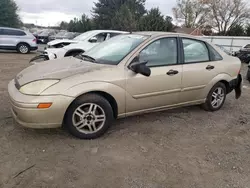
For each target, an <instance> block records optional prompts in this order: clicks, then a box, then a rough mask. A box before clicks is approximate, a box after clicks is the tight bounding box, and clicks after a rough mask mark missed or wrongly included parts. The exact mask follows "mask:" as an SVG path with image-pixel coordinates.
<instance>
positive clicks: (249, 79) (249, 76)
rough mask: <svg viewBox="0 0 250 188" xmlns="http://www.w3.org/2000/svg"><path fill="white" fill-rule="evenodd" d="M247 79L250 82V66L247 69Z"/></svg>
mask: <svg viewBox="0 0 250 188" xmlns="http://www.w3.org/2000/svg"><path fill="white" fill-rule="evenodd" d="M247 80H248V81H249V82H250V67H248V70H247Z"/></svg>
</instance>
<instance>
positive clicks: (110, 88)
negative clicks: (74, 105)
mask: <svg viewBox="0 0 250 188" xmlns="http://www.w3.org/2000/svg"><path fill="white" fill-rule="evenodd" d="M95 91H99V92H105V93H107V94H109V95H111V96H112V97H113V98H114V99H115V100H116V103H117V106H118V115H122V114H125V110H126V100H125V95H126V91H125V89H123V88H122V87H120V86H117V85H115V84H112V83H108V82H87V83H82V84H79V85H76V86H73V87H71V88H69V89H67V90H66V91H65V92H64V95H67V96H70V97H74V98H77V97H79V96H81V95H83V94H85V93H89V92H95Z"/></svg>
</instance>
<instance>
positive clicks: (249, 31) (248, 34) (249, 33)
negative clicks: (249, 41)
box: [245, 24, 250, 36]
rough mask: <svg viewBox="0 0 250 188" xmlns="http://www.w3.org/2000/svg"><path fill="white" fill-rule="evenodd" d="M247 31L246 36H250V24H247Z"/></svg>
mask: <svg viewBox="0 0 250 188" xmlns="http://www.w3.org/2000/svg"><path fill="white" fill-rule="evenodd" d="M245 33H246V36H250V24H248V25H246V28H245Z"/></svg>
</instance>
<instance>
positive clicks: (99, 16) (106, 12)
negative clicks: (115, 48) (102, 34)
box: [92, 0, 146, 29]
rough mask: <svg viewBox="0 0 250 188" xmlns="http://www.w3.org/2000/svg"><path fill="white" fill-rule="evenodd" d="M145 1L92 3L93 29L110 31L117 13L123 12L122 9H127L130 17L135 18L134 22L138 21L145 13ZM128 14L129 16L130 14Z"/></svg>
mask: <svg viewBox="0 0 250 188" xmlns="http://www.w3.org/2000/svg"><path fill="white" fill-rule="evenodd" d="M145 1H146V0H98V2H96V3H94V7H93V10H92V12H93V18H94V22H95V27H96V28H97V29H112V27H113V24H114V18H115V17H116V16H117V14H121V13H117V12H121V11H123V12H125V10H124V7H123V8H122V6H123V5H124V6H126V7H127V8H128V9H129V12H130V13H131V15H129V16H130V17H133V16H135V19H136V21H138V20H139V19H140V17H141V16H143V15H144V14H145V13H146V9H145ZM130 13H129V14H130Z"/></svg>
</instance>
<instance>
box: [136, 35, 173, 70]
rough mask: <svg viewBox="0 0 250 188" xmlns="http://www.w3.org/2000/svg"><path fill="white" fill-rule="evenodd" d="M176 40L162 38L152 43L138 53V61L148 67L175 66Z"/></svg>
mask: <svg viewBox="0 0 250 188" xmlns="http://www.w3.org/2000/svg"><path fill="white" fill-rule="evenodd" d="M177 54H178V53H177V39H176V38H163V39H159V40H156V41H154V42H153V43H151V44H150V45H148V46H147V47H146V48H145V49H144V50H142V51H141V53H140V61H147V62H148V63H147V66H148V67H154V66H166V65H173V64H177Z"/></svg>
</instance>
